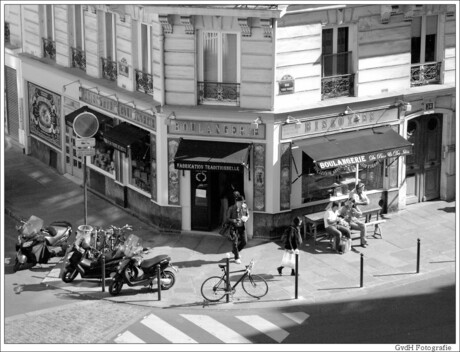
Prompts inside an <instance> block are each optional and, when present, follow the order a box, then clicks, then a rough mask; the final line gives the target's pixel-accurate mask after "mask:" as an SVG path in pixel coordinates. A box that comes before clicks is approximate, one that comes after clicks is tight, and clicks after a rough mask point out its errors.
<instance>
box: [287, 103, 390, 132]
mask: <svg viewBox="0 0 460 352" xmlns="http://www.w3.org/2000/svg"><path fill="white" fill-rule="evenodd" d="M397 119H398V109H397V108H392V109H380V110H372V111H366V112H356V113H353V114H348V115H337V116H333V117H326V118H316V119H315V118H312V119H309V120H308V121H301V123H300V125H299V124H295V123H293V124H288V125H284V126H282V127H281V139H287V138H295V137H301V136H309V135H314V134H318V133H321V134H324V133H327V132H333V131H340V130H352V129H356V128H357V127H364V126H370V125H375V124H379V125H380V124H381V123H383V122H391V121H395V120H397Z"/></svg>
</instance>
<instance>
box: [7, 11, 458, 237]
mask: <svg viewBox="0 0 460 352" xmlns="http://www.w3.org/2000/svg"><path fill="white" fill-rule="evenodd" d="M457 11H458V10H457V8H456V5H455V4H450V3H449V2H446V3H443V4H441V3H437V4H436V5H428V4H426V5H385V4H384V5H376V4H373V5H365V4H362V5H360V4H359V5H358V4H352V5H340V4H338V5H326V4H325V5H220V6H219V5H213V6H210V5H209V6H206V5H190V6H187V5H170V6H161V5H136V4H132V5H131V4H125V5H122V4H117V5H95V4H90V3H88V4H87V5H85V4H81V5H70V4H54V5H50V4H46V5H45V4H44V5H41V4H23V5H19V4H18V5H17V4H11V5H5V11H4V13H5V68H4V70H5V80H6V84H5V91H6V92H5V102H6V104H5V116H6V117H7V119H6V122H5V126H7V128H6V132H7V133H8V134H10V135H12V136H13V137H15V138H16V139H17V140H18V141H19V142H20V143H21V144H22V145H23V146H24V150H25V152H26V153H27V154H31V155H33V156H34V157H36V158H38V159H40V160H42V161H43V162H45V163H47V164H48V165H50V166H51V167H54V168H56V169H57V170H58V171H59V172H60V173H62V174H69V175H71V176H72V177H74V178H75V179H76V180H77V182H78V180H82V179H83V172H84V170H83V165H84V163H83V159H82V158H86V162H87V176H88V187H89V188H90V189H91V190H92V191H94V192H96V193H98V194H100V195H101V196H104V197H106V198H107V199H109V200H111V201H113V202H115V203H116V204H118V205H120V206H121V207H124V208H126V209H128V210H130V211H132V212H134V213H136V214H137V215H139V216H140V217H142V218H144V219H146V220H147V221H149V222H150V223H152V224H153V225H156V226H158V228H159V229H161V230H162V231H169V230H173V231H181V230H184V231H190V230H191V231H193V230H196V231H216V230H217V229H218V228H219V225H220V223H221V221H222V217H223V213H225V209H226V208H227V207H228V201H230V202H231V197H229V194H230V193H231V191H232V190H234V189H235V190H238V191H240V192H241V193H242V194H243V195H244V197H245V199H246V202H247V204H248V206H249V208H250V210H251V217H250V220H249V222H248V223H247V231H248V234H249V237H264V238H275V237H277V236H279V233H280V231H281V230H280V229H281V228H283V227H284V226H286V225H287V224H288V223H290V222H291V219H292V217H293V216H297V215H305V214H308V213H311V212H316V211H320V210H323V209H324V208H325V206H326V204H327V203H329V202H330V201H331V200H335V199H336V200H341V199H344V198H346V197H347V194H348V192H349V191H350V190H351V189H352V188H353V186H354V184H355V182H356V180H357V179H359V180H360V181H361V182H364V183H365V184H366V186H367V190H368V195H369V198H370V199H371V202H372V203H374V204H379V205H380V206H381V207H382V208H383V211H384V212H394V211H398V210H399V209H403V208H404V207H406V206H408V205H410V204H412V203H416V202H421V201H426V200H431V199H438V198H440V199H445V200H450V199H453V198H454V197H455V187H456V184H455V140H456V134H455V131H456V119H455V111H456V95H455V94H456V93H455V77H456V71H455V63H456V41H455V29H456V18H457V15H458V13H457ZM6 19H7V20H6ZM6 29H8V31H7V30H6ZM7 33H8V38H6V34H7ZM81 114H91V115H92V116H94V117H96V119H97V121H98V129H97V133H96V134H95V136H94V138H95V144H96V145H95V151H94V152H91V153H90V154H89V155H86V156H85V155H82V152H81V151H79V150H78V144H79V141H78V136H76V135H75V133H74V122H75V121H76V120H78V119H77V117H78V116H80V115H81Z"/></svg>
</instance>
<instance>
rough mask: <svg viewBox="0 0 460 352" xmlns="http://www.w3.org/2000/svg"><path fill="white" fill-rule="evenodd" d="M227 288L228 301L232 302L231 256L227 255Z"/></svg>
mask: <svg viewBox="0 0 460 352" xmlns="http://www.w3.org/2000/svg"><path fill="white" fill-rule="evenodd" d="M226 285H227V286H226V290H227V298H226V300H227V303H228V302H230V258H229V256H228V255H227V282H226Z"/></svg>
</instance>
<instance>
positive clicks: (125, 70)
mask: <svg viewBox="0 0 460 352" xmlns="http://www.w3.org/2000/svg"><path fill="white" fill-rule="evenodd" d="M118 73H119V74H120V75H122V76H125V77H129V66H128V62H127V61H126V59H125V58H122V59H121V61H120V62H119V63H118Z"/></svg>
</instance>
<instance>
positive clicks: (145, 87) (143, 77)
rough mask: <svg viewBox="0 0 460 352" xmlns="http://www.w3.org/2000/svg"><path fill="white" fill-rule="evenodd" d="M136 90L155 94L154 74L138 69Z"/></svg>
mask: <svg viewBox="0 0 460 352" xmlns="http://www.w3.org/2000/svg"><path fill="white" fill-rule="evenodd" d="M136 90H137V91H139V92H143V93H145V94H150V95H153V75H151V74H150V73H146V72H142V71H140V70H136Z"/></svg>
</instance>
